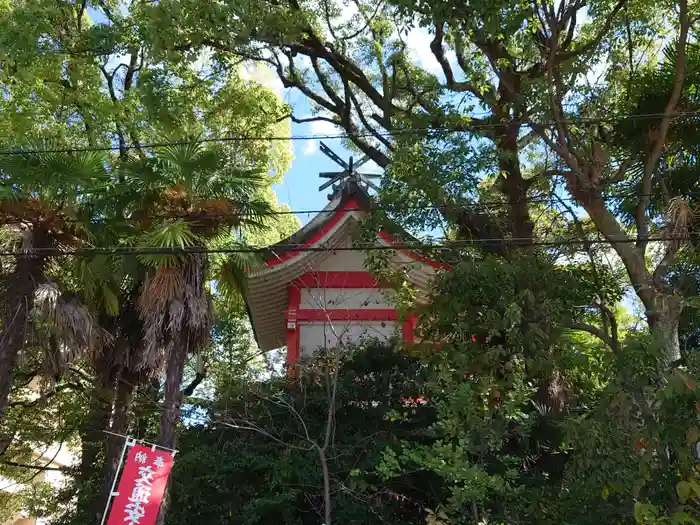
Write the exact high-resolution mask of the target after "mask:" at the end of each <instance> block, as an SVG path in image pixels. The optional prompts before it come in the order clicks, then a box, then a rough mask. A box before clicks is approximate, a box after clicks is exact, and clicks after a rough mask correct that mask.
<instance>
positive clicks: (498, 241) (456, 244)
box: [0, 231, 700, 257]
mask: <svg viewBox="0 0 700 525" xmlns="http://www.w3.org/2000/svg"><path fill="white" fill-rule="evenodd" d="M690 234H692V235H696V234H700V231H690V232H688V233H687V234H683V235H677V234H669V235H664V236H647V237H644V238H642V240H643V241H646V242H668V241H673V240H685V239H687V237H688V235H690ZM436 240H440V241H443V242H447V244H421V243H418V242H404V243H393V244H391V245H377V244H370V243H358V244H356V245H354V246H335V247H334V246H327V245H326V246H306V245H304V244H300V243H291V244H278V245H272V246H247V247H237V248H200V247H184V248H159V247H155V246H149V247H129V246H120V247H91V248H76V249H73V250H64V249H61V248H53V247H50V248H48V247H47V248H40V247H39V248H34V249H33V250H32V252H26V251H5V252H0V256H5V257H10V256H28V255H31V253H36V254H38V255H41V256H45V257H52V256H69V255H78V256H85V255H122V256H125V255H135V256H138V255H195V254H232V253H260V252H263V251H267V252H272V253H273V254H274V252H275V250H279V251H280V252H283V253H285V252H288V251H297V252H341V251H384V250H411V251H441V250H455V249H459V248H469V247H480V246H493V245H503V246H508V245H514V246H517V247H527V246H550V247H554V246H578V245H590V244H610V245H612V244H618V243H622V244H624V243H636V242H637V239H636V238H631V237H625V238H624V239H619V240H610V239H571V238H569V239H561V240H532V239H530V238H529V237H511V238H505V239H504V238H485V239H472V240H458V241H449V240H447V239H436Z"/></svg>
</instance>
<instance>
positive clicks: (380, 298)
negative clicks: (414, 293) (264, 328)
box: [299, 288, 395, 310]
mask: <svg viewBox="0 0 700 525" xmlns="http://www.w3.org/2000/svg"><path fill="white" fill-rule="evenodd" d="M394 295H395V294H394V291H393V290H376V289H372V288H302V289H301V304H300V306H299V307H300V308H301V309H312V310H325V309H335V310H338V309H343V308H349V309H353V310H354V309H372V310H378V309H386V308H391V309H394V308H395V304H394V301H393V297H394Z"/></svg>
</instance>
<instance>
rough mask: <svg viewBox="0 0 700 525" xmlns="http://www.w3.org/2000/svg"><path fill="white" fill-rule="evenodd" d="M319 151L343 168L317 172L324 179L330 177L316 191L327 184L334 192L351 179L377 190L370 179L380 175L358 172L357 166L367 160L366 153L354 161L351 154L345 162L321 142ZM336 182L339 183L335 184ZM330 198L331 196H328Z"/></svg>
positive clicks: (326, 186)
mask: <svg viewBox="0 0 700 525" xmlns="http://www.w3.org/2000/svg"><path fill="white" fill-rule="evenodd" d="M321 152H322V153H323V154H324V155H326V156H327V157H328V158H329V159H331V160H332V161H333V162H335V163H336V164H337V165H338V166H340V167H341V168H343V171H324V172H321V173H320V174H319V176H320V177H322V178H324V179H330V180H328V181H327V182H324V183H323V184H321V186H319V188H318V191H323V190H325V189H326V188H328V187H329V186H333V193H334V194H335V193H336V192H337V191H338V190H339V189H340V188H342V187H343V186H344V185H345V183H347V182H350V181H353V182H355V183H356V184H359V185H365V186H369V187H370V188H372V189H373V190H375V191H378V190H379V188H378V187H377V185H376V184H374V182H372V181H371V180H370V179H378V178H380V177H381V175H378V174H376V173H360V172H359V171H357V168H359V167H360V166H362V165H363V164H364V163H365V162H367V161H368V160H369V157H368V156H367V155H363V156H362V157H361V158H360V160H358V161H357V162H355V161H354V159H353V157H352V156H351V157H350V159H349V160H348V162H345V161H344V160H343V159H341V158H340V157H339V156H338V155H336V154H335V153H334V152H333V151H332V150H331V149H330V148H329V147H328V146H326V145H325V144H324V143H323V142H321ZM336 183H339V184H337V185H335V184H336ZM329 198H331V197H329Z"/></svg>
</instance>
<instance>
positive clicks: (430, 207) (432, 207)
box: [62, 190, 700, 224]
mask: <svg viewBox="0 0 700 525" xmlns="http://www.w3.org/2000/svg"><path fill="white" fill-rule="evenodd" d="M656 195H657V194H656V193H635V194H630V195H601V196H600V198H601V199H602V200H605V201H607V200H623V199H625V198H641V197H654V196H656ZM696 196H697V197H700V190H698V191H689V192H685V193H684V195H683V197H696ZM555 199H556V200H557V201H563V202H574V203H576V202H578V199H576V198H574V197H559V196H556V197H555V196H553V195H542V196H539V197H526V198H523V199H514V200H505V199H503V200H484V201H478V202H462V203H455V204H454V205H446V204H444V205H438V204H416V205H410V204H409V205H396V206H393V205H392V206H390V207H389V206H371V205H370V206H368V207H365V208H342V209H335V208H334V209H315V210H314V209H307V210H271V211H261V212H255V211H248V212H245V211H244V212H236V213H226V214H225V215H226V217H227V218H232V217H238V218H244V217H275V216H283V215H310V214H321V213H325V214H333V213H338V212H356V211H359V212H366V213H377V212H390V213H392V212H397V211H411V210H423V211H426V210H437V211H439V210H449V209H452V208H466V209H479V208H483V207H487V206H512V205H514V204H523V203H542V202H549V201H553V200H555ZM194 213H198V214H199V216H200V217H202V216H203V217H212V218H216V217H220V216H221V214H218V213H216V212H213V213H203V214H202V213H201V212H199V211H195V212H194ZM190 217H192V214H191V213H174V214H163V215H149V216H145V217H121V218H119V219H114V220H112V219H110V220H109V222H115V223H119V222H142V221H149V220H159V219H185V218H190ZM62 220H63V221H64V222H68V223H75V222H90V219H71V218H64V219H62ZM96 224H99V219H97V220H96Z"/></svg>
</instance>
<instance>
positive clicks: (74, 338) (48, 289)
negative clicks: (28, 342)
mask: <svg viewBox="0 0 700 525" xmlns="http://www.w3.org/2000/svg"><path fill="white" fill-rule="evenodd" d="M33 312H34V315H36V316H37V320H38V321H40V322H41V323H42V324H43V325H45V326H46V327H47V328H48V330H49V331H50V333H51V334H52V336H53V337H54V338H55V340H56V341H57V343H58V352H55V351H54V352H53V353H52V356H51V358H50V359H49V361H48V363H49V364H50V366H51V367H52V368H53V369H55V370H54V371H55V372H61V371H62V370H63V369H64V368H65V366H66V365H67V364H69V363H71V362H72V361H74V360H76V359H78V358H81V357H83V356H85V355H86V354H87V353H90V354H94V355H96V354H99V353H101V352H102V351H103V350H104V348H105V347H106V346H108V345H110V344H111V343H112V341H113V338H112V335H111V334H110V333H109V332H107V331H106V330H105V329H104V328H102V327H101V326H100V324H99V323H98V322H97V321H96V320H95V318H94V317H93V316H92V314H91V313H90V311H89V310H88V308H87V307H86V306H85V305H84V304H82V303H81V302H80V301H79V300H78V298H77V297H75V296H74V295H73V296H68V297H66V296H65V295H64V294H62V292H61V290H60V289H59V287H58V285H57V284H55V283H53V282H51V281H49V282H46V283H43V284H41V285H39V287H38V288H37V291H36V295H35V309H34V311H33ZM54 350H56V349H54Z"/></svg>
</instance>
